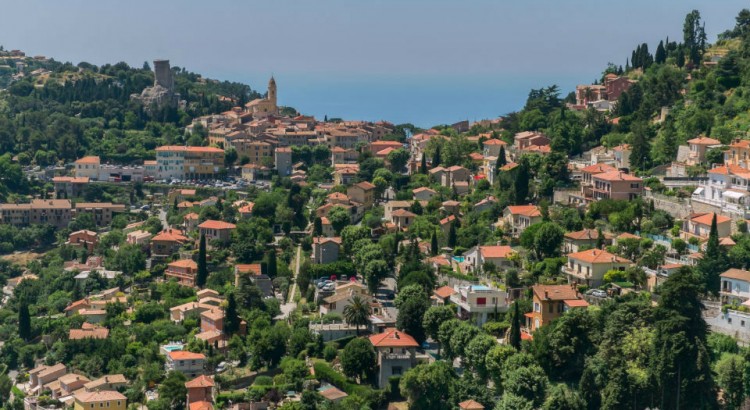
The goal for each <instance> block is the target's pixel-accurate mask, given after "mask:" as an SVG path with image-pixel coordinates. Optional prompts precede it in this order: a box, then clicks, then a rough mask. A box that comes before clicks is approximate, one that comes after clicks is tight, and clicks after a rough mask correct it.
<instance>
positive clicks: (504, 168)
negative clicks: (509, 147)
mask: <svg viewBox="0 0 750 410" xmlns="http://www.w3.org/2000/svg"><path fill="white" fill-rule="evenodd" d="M517 166H518V164H516V163H515V162H509V163H507V164H505V165H503V166H502V167H500V171H510V170H512V169H513V168H515V167H517Z"/></svg>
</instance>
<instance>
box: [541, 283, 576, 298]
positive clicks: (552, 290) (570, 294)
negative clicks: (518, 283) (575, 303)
mask: <svg viewBox="0 0 750 410" xmlns="http://www.w3.org/2000/svg"><path fill="white" fill-rule="evenodd" d="M531 289H532V291H533V292H534V296H536V297H537V298H539V299H541V300H576V299H580V298H581V295H580V294H579V293H578V290H576V289H575V288H574V287H572V286H570V285H534V286H532V287H531Z"/></svg>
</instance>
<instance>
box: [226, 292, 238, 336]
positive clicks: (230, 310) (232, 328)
mask: <svg viewBox="0 0 750 410" xmlns="http://www.w3.org/2000/svg"><path fill="white" fill-rule="evenodd" d="M224 316H225V317H226V319H225V320H224V332H226V333H227V334H228V335H232V334H234V333H236V332H237V331H238V330H239V329H240V317H239V315H238V314H237V300H236V299H235V298H234V292H231V293H229V297H228V298H227V308H226V310H225V311H224Z"/></svg>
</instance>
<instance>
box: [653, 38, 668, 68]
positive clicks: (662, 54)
mask: <svg viewBox="0 0 750 410" xmlns="http://www.w3.org/2000/svg"><path fill="white" fill-rule="evenodd" d="M665 61H667V50H666V49H665V48H664V42H663V41H659V46H657V47H656V54H654V62H655V63H656V64H663V63H664V62H665Z"/></svg>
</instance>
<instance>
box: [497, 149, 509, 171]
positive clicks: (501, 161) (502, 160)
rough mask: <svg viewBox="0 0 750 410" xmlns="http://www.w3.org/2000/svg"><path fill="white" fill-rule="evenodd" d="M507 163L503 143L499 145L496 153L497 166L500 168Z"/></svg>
mask: <svg viewBox="0 0 750 410" xmlns="http://www.w3.org/2000/svg"><path fill="white" fill-rule="evenodd" d="M507 164H508V159H507V158H506V155H505V145H501V146H500V152H499V153H498V155H497V168H498V169H500V168H502V167H504V166H505V165H507Z"/></svg>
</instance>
